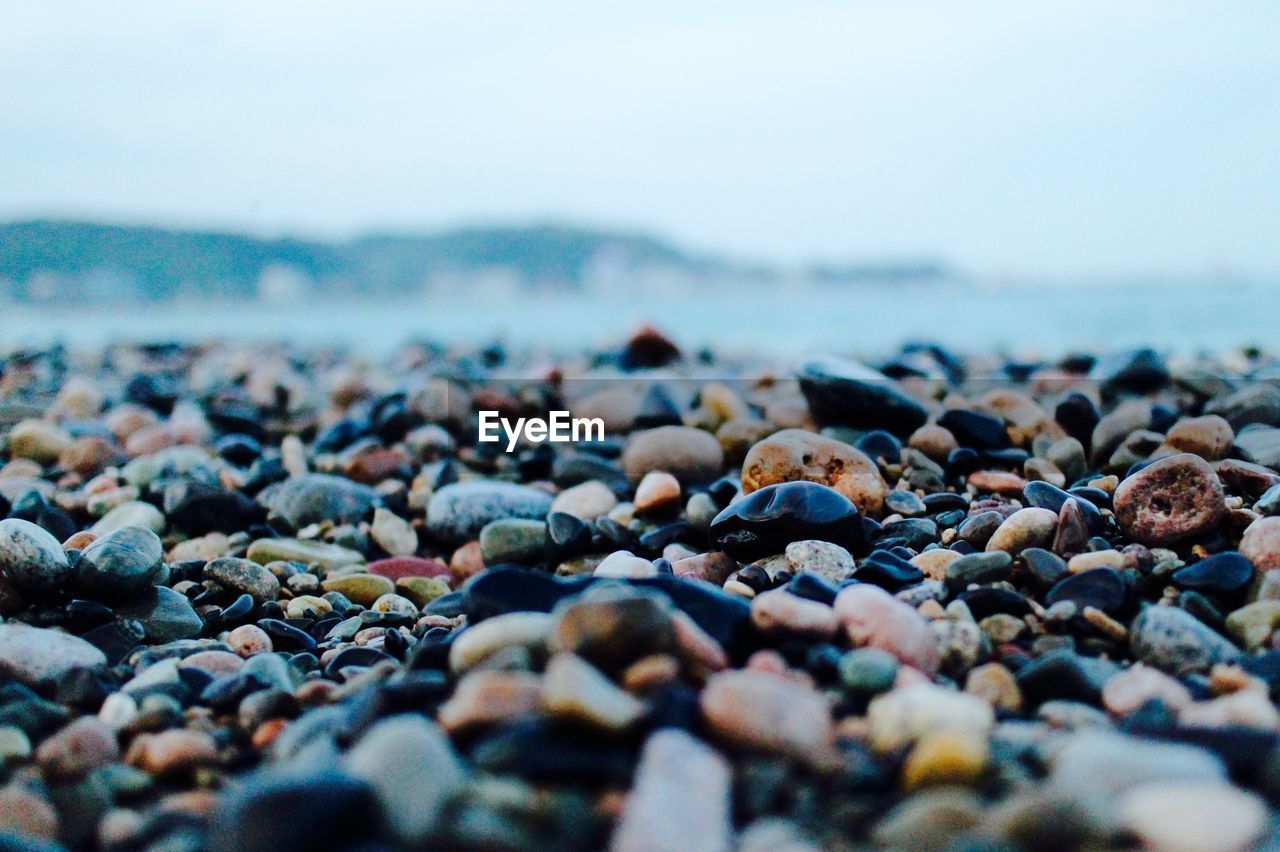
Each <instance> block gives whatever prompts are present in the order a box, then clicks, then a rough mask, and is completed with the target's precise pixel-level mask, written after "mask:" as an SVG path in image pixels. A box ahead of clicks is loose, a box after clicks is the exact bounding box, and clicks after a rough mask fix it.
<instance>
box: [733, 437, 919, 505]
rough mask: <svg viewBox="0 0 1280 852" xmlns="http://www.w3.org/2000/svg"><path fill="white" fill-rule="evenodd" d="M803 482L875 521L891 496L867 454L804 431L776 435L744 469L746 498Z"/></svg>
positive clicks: (752, 454) (763, 443)
mask: <svg viewBox="0 0 1280 852" xmlns="http://www.w3.org/2000/svg"><path fill="white" fill-rule="evenodd" d="M797 480H807V481H809V482H817V483H819V484H820V485H826V486H828V487H829V488H833V489H835V490H836V491H838V492H840V493H841V494H843V495H844V496H845V497H848V498H849V499H850V500H851V501H852V502H853V504H854V505H855V506H857V507H858V510H859V511H860V512H864V513H866V514H872V515H879V514H880V513H881V511H882V509H883V507H884V498H885V495H886V494H887V493H888V491H889V487H888V485H886V484H885V481H884V478H883V477H882V476H881V475H880V470H879V468H878V467H877V466H876V463H875V462H873V461H872V460H871V459H870V458H868V457H867V456H866V454H864V453H862V452H861V451H859V450H857V449H855V448H853V447H852V446H850V445H849V444H846V443H844V442H843V441H837V440H835V439H834V438H828V437H826V436H823V435H818V434H815V433H813V432H807V431H805V430H803V429H783V430H782V431H781V432H776V433H774V434H773V435H770V436H769V437H768V438H766V439H764V440H763V441H761V442H759V443H758V444H756V445H755V446H754V447H752V448H751V450H750V451H749V452H748V453H747V457H746V459H745V460H744V461H743V463H742V493H743V494H750V493H752V492H753V491H757V490H759V489H761V488H764V487H765V486H769V485H777V484H779V483H783V482H794V481H797ZM912 496H914V495H912ZM917 502H918V501H917ZM921 513H922V512H921Z"/></svg>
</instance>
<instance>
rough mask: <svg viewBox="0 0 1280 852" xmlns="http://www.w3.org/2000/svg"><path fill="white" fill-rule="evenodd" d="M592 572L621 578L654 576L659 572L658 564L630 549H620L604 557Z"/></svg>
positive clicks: (598, 575)
mask: <svg viewBox="0 0 1280 852" xmlns="http://www.w3.org/2000/svg"><path fill="white" fill-rule="evenodd" d="M592 573H593V574H594V575H595V576H597V577H616V578H619V579H634V578H639V577H653V576H656V575H657V574H658V566H656V565H654V564H653V563H652V562H650V561H649V560H648V559H645V558H643V557H640V556H636V555H635V554H633V553H632V552H631V551H629V550H618V551H615V552H613V553H610V554H609V555H608V556H606V557H605V558H604V559H602V560H601V561H600V564H599V565H597V566H596V567H595V570H594V571H593V572H592Z"/></svg>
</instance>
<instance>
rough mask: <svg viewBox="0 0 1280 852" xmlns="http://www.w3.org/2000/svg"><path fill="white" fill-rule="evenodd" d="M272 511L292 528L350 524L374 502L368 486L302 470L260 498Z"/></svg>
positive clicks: (359, 518) (366, 513) (362, 518)
mask: <svg viewBox="0 0 1280 852" xmlns="http://www.w3.org/2000/svg"><path fill="white" fill-rule="evenodd" d="M259 501H260V502H261V503H263V505H265V506H266V507H267V508H268V509H270V510H271V511H272V512H273V513H274V514H276V515H278V516H280V518H281V519H283V520H284V521H285V523H287V524H288V525H289V526H291V527H293V528H294V529H302V528H303V527H305V526H307V525H308V524H316V523H322V522H325V521H328V522H330V523H334V524H353V523H357V522H359V521H362V520H364V519H365V518H366V517H367V516H368V514H369V512H370V511H371V510H372V509H373V506H374V503H375V502H377V493H376V492H375V491H374V490H373V489H372V488H370V487H369V486H367V485H362V484H360V483H357V482H352V481H351V480H350V479H346V478H344V477H341V476H334V475H331V474H327V473H304V474H302V475H301V476H296V477H293V478H291V479H288V480H285V481H284V482H282V483H280V484H279V485H276V486H273V487H272V488H269V489H268V490H267V491H266V492H264V493H263V494H262V495H261V496H260V497H259Z"/></svg>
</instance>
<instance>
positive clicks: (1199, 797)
mask: <svg viewBox="0 0 1280 852" xmlns="http://www.w3.org/2000/svg"><path fill="white" fill-rule="evenodd" d="M1117 809H1118V810H1119V812H1120V822H1121V825H1123V826H1124V828H1125V829H1127V830H1128V831H1130V832H1132V833H1133V834H1134V835H1135V836H1136V837H1137V838H1138V839H1139V841H1140V842H1142V843H1143V844H1145V845H1146V846H1147V847H1149V848H1152V849H1161V850H1168V852H1243V850H1247V849H1253V848H1255V844H1256V843H1257V841H1258V840H1259V838H1260V837H1261V836H1262V834H1263V832H1264V831H1265V829H1266V823H1267V819H1268V814H1267V806H1266V804H1265V803H1264V802H1263V801H1262V800H1261V799H1260V798H1259V797H1258V796H1256V795H1253V794H1251V793H1244V792H1242V791H1240V790H1237V789H1235V788H1233V787H1231V786H1230V785H1227V784H1213V783H1204V782H1181V781H1163V782H1152V783H1149V784H1143V785H1141V786H1138V787H1136V788H1134V789H1132V790H1129V791H1128V792H1126V793H1125V794H1124V796H1123V797H1122V798H1121V799H1120V801H1119V802H1118V803H1117Z"/></svg>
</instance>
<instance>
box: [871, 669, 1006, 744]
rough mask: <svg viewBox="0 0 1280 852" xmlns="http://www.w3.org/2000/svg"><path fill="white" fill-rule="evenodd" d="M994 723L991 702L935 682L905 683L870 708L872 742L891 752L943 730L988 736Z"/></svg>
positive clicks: (884, 695)
mask: <svg viewBox="0 0 1280 852" xmlns="http://www.w3.org/2000/svg"><path fill="white" fill-rule="evenodd" d="M994 724H995V714H994V713H993V712H992V709H991V705H990V704H988V703H987V702H985V701H983V700H982V699H980V698H976V697H974V696H972V695H969V694H967V693H964V692H956V691H954V690H951V689H947V688H946V687H942V686H937V685H935V684H932V683H917V684H914V685H911V686H903V687H899V688H897V689H894V690H893V691H892V692H886V693H884V694H882V695H878V696H876V697H875V698H873V699H872V700H871V704H870V705H869V706H868V708H867V726H868V732H869V734H870V737H871V745H872V747H873V748H875V750H876V751H878V752H881V753H888V752H893V751H896V750H898V749H900V748H902V747H903V746H905V745H909V744H912V743H915V742H917V741H918V740H920V739H921V738H922V737H924V736H926V735H929V736H934V735H937V734H939V733H941V732H944V731H956V732H960V733H961V734H974V735H979V736H984V737H985V736H986V734H987V732H988V731H989V730H990V729H991V726H992V725H994Z"/></svg>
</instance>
